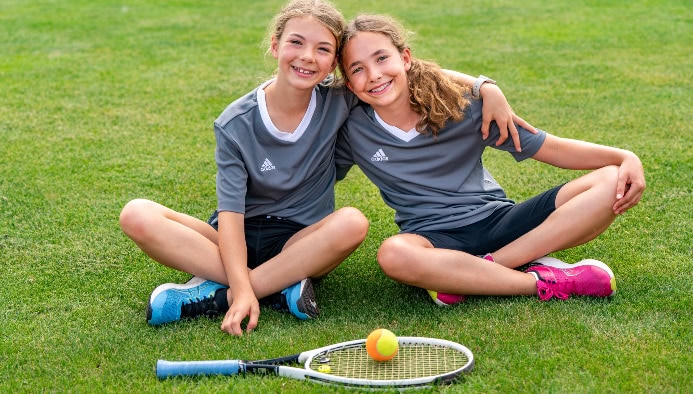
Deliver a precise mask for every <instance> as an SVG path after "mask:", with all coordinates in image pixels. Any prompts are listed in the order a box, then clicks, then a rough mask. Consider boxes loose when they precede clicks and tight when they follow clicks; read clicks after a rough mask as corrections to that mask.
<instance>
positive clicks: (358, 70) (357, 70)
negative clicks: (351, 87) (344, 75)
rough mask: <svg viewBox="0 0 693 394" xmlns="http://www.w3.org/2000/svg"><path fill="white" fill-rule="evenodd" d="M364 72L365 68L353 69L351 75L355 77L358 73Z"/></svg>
mask: <svg viewBox="0 0 693 394" xmlns="http://www.w3.org/2000/svg"><path fill="white" fill-rule="evenodd" d="M362 70H363V67H354V68H352V69H351V75H354V74H356V73H358V72H361V71H362Z"/></svg>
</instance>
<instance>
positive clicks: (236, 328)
mask: <svg viewBox="0 0 693 394" xmlns="http://www.w3.org/2000/svg"><path fill="white" fill-rule="evenodd" d="M246 317H248V324H247V325H246V332H247V333H251V332H252V331H253V330H254V329H255V328H256V327H257V324H258V320H259V317H260V308H259V306H256V305H253V306H250V307H249V308H247V309H246V308H243V309H234V308H231V309H229V310H228V312H227V313H226V316H224V320H223V321H222V322H221V330H222V331H224V332H226V333H228V334H230V335H233V336H242V335H243V327H242V323H243V320H245V318H246Z"/></svg>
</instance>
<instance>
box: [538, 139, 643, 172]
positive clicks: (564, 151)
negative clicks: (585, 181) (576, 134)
mask: <svg viewBox="0 0 693 394" xmlns="http://www.w3.org/2000/svg"><path fill="white" fill-rule="evenodd" d="M633 156H635V154H634V153H632V152H630V151H627V150H624V149H619V148H614V147H610V146H604V145H598V144H593V143H590V142H585V141H579V140H572V139H567V138H559V137H556V136H552V135H549V134H547V136H546V140H545V142H544V144H543V145H542V147H541V148H540V149H539V151H538V152H537V153H536V154H535V155H534V156H533V158H534V159H536V160H539V161H541V162H544V163H547V164H551V165H553V166H556V167H560V168H565V169H570V170H594V169H597V168H602V167H606V166H610V165H617V166H620V165H621V164H623V162H624V161H626V160H627V159H628V158H632V157H633Z"/></svg>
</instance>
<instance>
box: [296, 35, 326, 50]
mask: <svg viewBox="0 0 693 394" xmlns="http://www.w3.org/2000/svg"><path fill="white" fill-rule="evenodd" d="M291 36H293V37H296V38H300V39H301V40H303V41H307V40H306V38H305V37H303V36H302V35H300V34H298V33H289V37H291ZM318 44H319V45H329V46H331V47H334V44H332V43H331V42H329V41H320V42H319V43H318Z"/></svg>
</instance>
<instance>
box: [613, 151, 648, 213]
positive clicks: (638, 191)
mask: <svg viewBox="0 0 693 394" xmlns="http://www.w3.org/2000/svg"><path fill="white" fill-rule="evenodd" d="M644 191H645V171H644V170H643V168H642V163H641V162H640V159H639V158H638V156H636V155H635V154H634V153H630V152H629V154H628V156H626V159H625V160H623V163H621V165H620V166H619V170H618V183H617V184H616V202H615V203H614V206H613V208H612V209H613V210H614V213H615V214H616V215H620V214H623V213H625V212H626V211H628V210H629V209H631V208H633V207H634V206H636V205H638V202H640V199H641V198H642V194H643V192H644Z"/></svg>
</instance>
